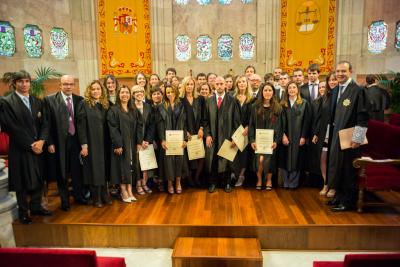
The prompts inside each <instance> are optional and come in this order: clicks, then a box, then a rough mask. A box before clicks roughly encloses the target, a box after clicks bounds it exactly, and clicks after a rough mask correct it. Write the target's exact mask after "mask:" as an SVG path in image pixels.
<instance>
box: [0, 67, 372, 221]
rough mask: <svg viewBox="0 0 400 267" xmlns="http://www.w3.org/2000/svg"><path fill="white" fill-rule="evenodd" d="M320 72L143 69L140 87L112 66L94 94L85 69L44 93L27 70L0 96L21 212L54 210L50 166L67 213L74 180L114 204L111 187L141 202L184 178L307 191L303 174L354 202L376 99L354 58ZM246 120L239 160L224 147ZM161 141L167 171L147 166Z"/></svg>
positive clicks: (346, 204) (82, 193) (23, 215)
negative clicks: (47, 195) (174, 134)
mask: <svg viewBox="0 0 400 267" xmlns="http://www.w3.org/2000/svg"><path fill="white" fill-rule="evenodd" d="M319 73H320V69H319V66H318V65H317V64H312V65H310V66H309V67H308V69H307V74H308V82H307V83H304V75H303V70H302V69H295V70H294V72H293V78H292V80H290V78H289V74H288V73H286V72H284V71H282V69H280V68H276V69H275V70H274V72H273V73H268V74H266V75H265V76H264V82H263V83H262V84H261V82H262V81H261V77H260V76H259V75H258V74H257V73H256V71H255V68H254V67H252V66H248V67H247V68H246V70H245V73H244V75H240V76H238V77H233V76H232V75H225V76H224V77H222V76H218V75H216V74H214V73H209V74H208V75H205V74H203V73H200V74H198V75H197V77H192V76H188V77H185V78H184V79H183V80H182V82H180V80H179V79H178V78H177V76H176V70H175V69H174V68H169V69H167V71H166V77H165V78H164V79H163V80H161V79H160V78H159V76H158V75H156V74H152V75H151V76H150V77H149V79H147V77H146V75H144V74H143V73H138V74H137V75H136V77H135V81H134V83H135V85H134V86H133V87H132V88H129V87H128V86H126V85H121V86H120V85H119V83H118V80H117V79H116V78H115V77H114V76H113V75H108V76H107V77H105V79H104V81H103V82H101V81H99V80H95V81H93V82H91V83H90V84H89V85H88V86H87V87H86V89H85V93H84V96H83V97H81V96H78V95H75V94H74V93H73V90H74V87H75V83H76V81H75V79H74V77H72V76H71V75H63V76H62V77H61V78H60V91H59V92H57V93H55V94H52V95H49V96H46V97H45V98H44V99H43V100H39V99H37V98H36V97H34V96H32V95H30V94H29V89H30V82H31V77H30V75H29V73H27V72H25V71H19V72H16V73H15V74H14V78H13V81H12V87H14V90H13V92H12V93H11V94H9V95H8V96H6V97H3V98H2V99H1V102H0V111H1V113H0V123H1V127H2V130H3V131H5V132H7V133H8V134H9V135H10V152H9V169H10V171H9V178H10V190H11V191H16V193H17V201H18V207H19V218H20V220H21V222H22V223H27V224H28V223H31V219H30V217H29V213H28V211H29V210H30V213H31V214H33V215H51V212H50V211H48V210H47V209H45V208H43V206H42V205H41V196H42V190H43V172H44V171H45V170H48V169H54V170H55V172H54V173H53V174H52V175H54V176H56V180H57V186H58V190H59V194H60V198H61V209H62V210H64V211H68V210H69V209H70V191H69V185H70V184H69V182H70V181H71V185H72V196H73V197H74V200H75V202H76V203H80V204H93V205H94V206H96V207H102V206H103V205H104V204H111V203H112V200H111V197H110V191H111V192H114V193H115V192H118V194H119V195H120V199H121V200H122V201H123V202H126V203H131V202H134V201H136V200H137V199H136V197H135V195H134V192H136V193H137V194H139V195H144V194H149V193H152V190H154V188H156V187H157V188H158V189H159V190H160V191H164V190H166V191H167V192H168V193H169V194H180V193H182V191H183V185H182V183H183V180H184V179H185V178H187V179H185V180H187V185H188V186H198V187H200V186H207V187H208V191H209V192H210V193H212V192H215V191H216V190H217V188H218V187H219V186H222V188H223V189H224V191H226V192H231V191H232V189H233V187H235V186H236V187H239V186H242V185H243V183H248V184H251V183H253V182H255V187H256V189H257V190H262V189H265V190H272V189H273V187H275V186H282V187H284V188H285V189H296V188H298V187H299V186H300V184H301V182H302V181H303V177H306V178H305V181H311V180H312V179H313V178H312V177H314V178H315V177H319V178H318V179H320V180H323V181H324V182H323V188H322V190H321V192H320V194H321V195H326V196H328V197H331V200H330V201H328V202H327V203H328V205H332V210H334V211H345V210H348V209H352V208H353V206H354V204H355V196H356V189H357V185H356V175H357V173H356V170H355V169H354V167H353V166H352V160H353V159H354V158H356V157H359V156H360V153H361V150H360V144H361V143H362V142H363V140H364V138H365V135H366V130H367V124H368V119H369V114H370V112H371V109H370V106H371V105H372V104H371V103H372V102H373V99H371V98H369V97H368V96H367V95H368V94H367V90H368V89H367V90H365V89H364V88H362V87H360V86H358V85H357V84H356V82H355V81H353V80H352V78H351V73H352V66H351V64H350V62H348V61H340V62H338V63H337V65H336V70H335V72H331V73H329V74H328V75H327V77H326V81H320V80H319V79H318V77H319ZM373 112H376V111H375V110H373ZM240 125H241V126H242V127H243V128H244V131H243V135H244V136H245V137H246V138H248V141H249V142H248V145H247V146H246V147H245V149H243V151H240V150H239V151H238V153H237V154H236V156H235V159H234V160H233V161H232V162H231V161H229V160H227V159H226V158H223V157H221V156H219V155H218V154H217V152H218V151H219V149H220V148H221V146H222V144H223V143H224V141H226V140H228V141H230V142H231V147H235V146H236V144H235V142H234V141H233V140H232V135H233V133H234V132H235V131H236V130H237V129H238V127H239V126H240ZM351 127H354V128H355V131H354V134H353V138H352V143H351V146H352V148H351V149H346V150H342V149H341V148H340V144H339V143H340V142H339V135H338V131H339V130H342V129H346V128H351ZM257 129H272V130H274V134H273V145H272V147H271V149H272V151H273V153H272V154H255V150H256V149H257V145H256V130H257ZM168 130H182V131H183V133H184V138H183V139H184V141H183V142H182V148H185V147H186V145H187V142H188V141H189V140H191V139H192V138H198V139H202V140H203V141H204V146H205V158H203V159H196V160H190V161H189V160H188V155H187V152H186V150H185V153H184V155H182V156H171V155H167V153H166V151H167V150H168V145H167V142H166V131H168ZM150 145H153V147H154V150H155V154H156V158H157V164H158V169H153V170H146V171H142V170H141V166H140V161H139V156H138V153H139V151H140V150H142V149H146V148H147V147H148V146H150ZM44 151H45V152H46V153H43V152H44ZM43 154H46V155H45V156H43ZM321 177H322V178H323V179H321ZM28 195H30V202H29V201H28V199H29V198H28Z"/></svg>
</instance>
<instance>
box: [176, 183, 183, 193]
mask: <svg viewBox="0 0 400 267" xmlns="http://www.w3.org/2000/svg"><path fill="white" fill-rule="evenodd" d="M176 193H177V194H181V193H182V186H181V185H179V186H176Z"/></svg>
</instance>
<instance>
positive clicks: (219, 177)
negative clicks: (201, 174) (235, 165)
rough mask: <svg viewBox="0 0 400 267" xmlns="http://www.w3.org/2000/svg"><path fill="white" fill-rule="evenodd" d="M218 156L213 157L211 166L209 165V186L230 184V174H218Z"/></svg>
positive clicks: (227, 172) (228, 172)
mask: <svg viewBox="0 0 400 267" xmlns="http://www.w3.org/2000/svg"><path fill="white" fill-rule="evenodd" d="M218 157H219V156H218V155H215V156H214V157H213V161H212V165H211V173H210V174H209V176H208V182H209V184H214V185H218V184H221V185H226V184H227V183H230V182H231V172H230V171H226V172H221V173H219V172H218Z"/></svg>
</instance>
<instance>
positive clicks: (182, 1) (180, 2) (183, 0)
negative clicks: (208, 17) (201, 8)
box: [175, 0, 189, 6]
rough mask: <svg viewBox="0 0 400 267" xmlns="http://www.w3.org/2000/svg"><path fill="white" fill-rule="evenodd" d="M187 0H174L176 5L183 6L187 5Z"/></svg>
mask: <svg viewBox="0 0 400 267" xmlns="http://www.w3.org/2000/svg"><path fill="white" fill-rule="evenodd" d="M188 2H189V0H175V3H176V4H177V5H178V6H185V5H187V3H188Z"/></svg>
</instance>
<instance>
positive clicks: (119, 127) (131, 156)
mask: <svg viewBox="0 0 400 267" xmlns="http://www.w3.org/2000/svg"><path fill="white" fill-rule="evenodd" d="M107 122H108V129H109V130H110V137H111V154H110V156H111V157H110V173H111V183H113V184H132V183H133V179H132V176H136V177H140V173H134V174H133V175H132V171H134V169H133V166H134V164H135V162H136V161H137V160H138V154H137V149H136V146H137V145H138V144H141V143H142V138H143V137H142V136H143V123H142V116H141V115H140V112H139V111H138V110H137V109H133V110H129V111H128V112H123V111H122V110H121V108H120V106H119V105H114V106H112V107H111V108H110V109H109V111H108V113H107ZM117 148H122V149H123V152H122V155H117V154H115V153H114V149H117Z"/></svg>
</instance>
